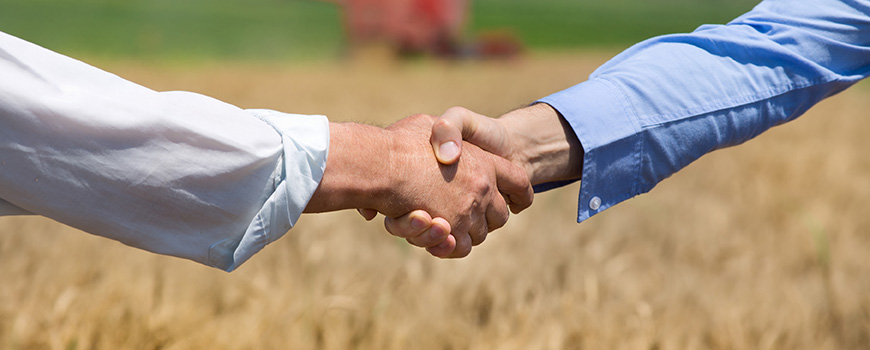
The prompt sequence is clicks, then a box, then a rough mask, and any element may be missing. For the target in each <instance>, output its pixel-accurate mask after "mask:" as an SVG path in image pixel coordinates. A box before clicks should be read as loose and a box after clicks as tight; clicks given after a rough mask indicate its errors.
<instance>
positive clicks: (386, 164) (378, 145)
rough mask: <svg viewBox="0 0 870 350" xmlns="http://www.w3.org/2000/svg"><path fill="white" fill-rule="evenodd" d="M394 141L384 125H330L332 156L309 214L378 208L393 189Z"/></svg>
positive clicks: (306, 210) (328, 159) (314, 196)
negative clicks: (390, 177)
mask: <svg viewBox="0 0 870 350" xmlns="http://www.w3.org/2000/svg"><path fill="white" fill-rule="evenodd" d="M392 144H393V142H392V139H391V137H390V135H389V133H388V132H387V131H386V130H384V129H381V128H378V127H374V126H369V125H364V124H357V123H330V124H329V155H328V157H327V159H326V168H325V170H324V173H323V179H322V180H321V181H320V185H319V186H318V188H317V190H316V191H315V192H314V195H313V196H312V197H311V200H310V201H309V203H308V206H306V208H305V212H306V213H317V212H327V211H336V210H343V209H354V208H373V209H378V208H377V207H376V205H377V200H376V199H378V198H383V196H385V195H386V194H387V193H388V192H389V188H390V179H389V176H387V175H386V174H388V173H390V169H391V166H390V159H391V157H390V156H388V154H390V153H391V152H392V148H393V146H392Z"/></svg>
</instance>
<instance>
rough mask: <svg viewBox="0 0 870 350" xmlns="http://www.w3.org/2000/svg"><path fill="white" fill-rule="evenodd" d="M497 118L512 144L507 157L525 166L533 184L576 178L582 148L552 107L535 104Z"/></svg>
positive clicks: (579, 174)
mask: <svg viewBox="0 0 870 350" xmlns="http://www.w3.org/2000/svg"><path fill="white" fill-rule="evenodd" d="M499 121H501V122H502V125H504V127H505V129H506V130H507V133H508V135H510V138H511V142H512V144H513V145H514V147H513V148H514V149H513V152H512V155H511V160H512V161H514V162H515V163H517V164H519V165H520V166H522V167H523V168H524V169H526V173H527V174H528V176H529V180H530V181H531V183H532V184H533V185H537V184H542V183H547V182H553V181H562V180H576V179H579V178H580V176H581V175H582V172H583V147H582V146H581V145H580V141H579V140H578V139H577V136H576V135H575V134H574V130H573V129H572V128H571V126H570V124H568V122H567V121H566V120H565V119H564V118H563V117H562V116H561V115H560V114H559V112H558V111H556V110H555V109H553V107H551V106H550V105H548V104H546V103H536V104H534V105H531V106H528V107H525V108H521V109H517V110H514V111H511V112H509V113H506V114H505V115H503V116H502V117H501V118H499Z"/></svg>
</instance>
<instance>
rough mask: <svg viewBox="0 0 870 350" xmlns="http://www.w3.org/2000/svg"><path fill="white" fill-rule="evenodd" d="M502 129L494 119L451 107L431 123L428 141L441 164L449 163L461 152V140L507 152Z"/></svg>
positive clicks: (500, 152)
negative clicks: (430, 133)
mask: <svg viewBox="0 0 870 350" xmlns="http://www.w3.org/2000/svg"><path fill="white" fill-rule="evenodd" d="M505 137H506V131H505V129H504V127H502V126H501V124H499V123H498V122H497V121H496V120H495V119H492V118H489V117H486V116H484V115H481V114H477V113H474V112H472V111H470V110H468V109H465V108H462V107H451V108H450V109H448V110H447V111H445V112H444V114H443V115H441V118H438V120H436V121H435V124H433V125H432V136H430V137H429V142H430V143H431V144H432V149H433V150H434V151H435V157H436V158H438V161H439V162H441V163H444V164H453V163H455V162H456V161H457V160H459V156H460V154H461V153H462V140H465V141H468V142H470V143H473V144H475V145H477V146H478V147H480V148H482V149H484V150H486V151H488V152H491V153H494V154H497V155H500V156H502V157H506V156H508V153H509V150H508V149H506V147H505V146H506V143H505Z"/></svg>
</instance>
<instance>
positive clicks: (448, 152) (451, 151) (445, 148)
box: [438, 141, 459, 160]
mask: <svg viewBox="0 0 870 350" xmlns="http://www.w3.org/2000/svg"><path fill="white" fill-rule="evenodd" d="M438 154H439V155H440V156H441V158H442V159H444V160H450V159H454V158H456V157H457V156H459V146H457V145H456V142H453V141H447V142H445V143H442V144H441V146H439V147H438Z"/></svg>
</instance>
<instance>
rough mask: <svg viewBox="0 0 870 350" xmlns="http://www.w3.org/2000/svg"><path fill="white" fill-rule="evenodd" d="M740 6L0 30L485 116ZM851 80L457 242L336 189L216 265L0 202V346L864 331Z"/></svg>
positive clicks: (285, 94)
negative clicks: (482, 236) (437, 39)
mask: <svg viewBox="0 0 870 350" xmlns="http://www.w3.org/2000/svg"><path fill="white" fill-rule="evenodd" d="M752 5H753V3H752V2H747V1H736V2H723V1H712V0H707V1H699V0H696V1H688V0H660V1H639V0H636V1H629V0H619V1H610V2H604V1H600V2H596V1H567V0H566V1H560V0H541V1H519V0H502V1H496V0H482V1H476V2H474V3H473V11H472V14H471V15H472V19H471V21H470V23H469V26H470V28H471V29H470V32H471V33H473V32H475V31H477V30H486V29H488V28H501V27H508V26H509V25H510V24H516V25H515V26H512V27H511V28H513V29H512V30H513V31H514V32H515V33H516V35H517V36H519V37H520V38H522V40H523V41H524V43H525V44H526V45H527V46H528V48H529V52H527V53H526V54H525V55H523V56H522V57H519V58H517V59H513V60H509V61H470V60H469V61H458V62H445V61H439V60H429V59H418V60H413V61H410V62H401V61H392V60H386V61H371V60H352V59H347V58H340V57H341V50H342V49H341V47H342V34H341V29H340V26H339V24H338V12H337V10H336V9H335V8H334V7H333V6H332V5H329V4H325V3H320V2H308V1H277V0H274V1H265V0H260V1H248V2H242V1H226V0H223V1H217V0H213V1H205V0H190V1H184V2H172V1H160V0H155V1H108V0H102V1H97V0H90V1H75V2H74V1H63V0H51V1H49V0H27V1H23V0H22V1H10V0H0V31H5V32H8V33H11V34H15V35H18V36H20V37H23V38H25V39H28V40H31V41H35V42H37V43H40V44H42V45H45V46H47V47H49V48H52V49H55V50H58V51H61V52H63V53H66V54H70V55H73V56H76V57H78V58H82V59H85V60H86V61H88V62H92V63H95V64H97V65H98V66H100V67H102V68H105V69H107V70H109V71H112V72H114V73H117V74H119V75H121V76H123V77H125V78H128V79H130V80H133V81H136V82H139V83H141V84H143V85H145V86H148V87H151V88H154V89H157V90H189V91H196V92H200V93H204V94H206V95H210V96H213V97H216V98H218V99H221V100H224V101H227V102H230V103H233V104H236V105H239V106H242V107H246V108H272V109H277V110H282V111H287V112H295V113H310V114H326V115H327V116H329V117H330V118H331V119H333V120H347V121H363V122H370V123H377V124H388V123H390V122H392V121H395V120H397V119H399V118H401V117H403V116H406V115H409V114H412V113H417V112H425V113H431V114H439V113H440V112H442V111H443V110H444V109H446V108H448V107H450V106H453V105H463V106H466V107H469V108H471V109H473V110H477V111H479V112H482V113H485V114H489V115H498V114H500V113H502V112H505V111H507V110H509V109H511V108H514V107H517V106H520V105H523V104H525V103H527V102H529V101H532V100H534V99H536V98H539V97H541V96H545V95H547V94H549V93H552V92H555V91H558V90H560V89H564V88H566V87H568V86H571V85H573V84H575V83H577V82H580V81H582V80H584V79H585V77H586V76H588V74H589V73H591V71H592V70H593V69H595V68H596V67H597V66H598V65H600V64H602V63H603V62H604V61H606V60H607V59H608V58H609V57H611V56H612V55H614V54H615V53H617V52H618V50H619V49H621V48H624V47H626V46H628V45H630V44H631V43H633V42H635V41H638V40H640V39H643V38H645V37H649V36H653V35H656V34H663V33H667V32H684V31H690V30H692V29H693V28H695V27H697V26H698V25H700V24H701V23H705V22H708V23H710V22H712V23H716V22H718V23H722V22H725V21H727V20H728V19H730V18H732V17H734V16H736V15H738V14H739V13H741V12H743V11H746V10H748V9H749V8H751V6H752ZM242 23H244V24H242ZM567 32H570V33H571V34H566V33H567ZM0 79H2V77H0ZM868 97H870V85H868V84H866V83H865V84H859V86H856V87H854V88H852V89H850V90H848V91H846V92H844V93H842V94H840V95H838V96H835V97H833V98H831V99H829V100H827V101H825V102H823V103H822V104H820V105H818V106H816V107H815V108H813V109H812V110H811V111H810V112H809V113H807V114H806V115H805V116H803V117H801V118H800V119H798V120H797V121H795V122H792V123H790V124H787V125H784V126H781V127H777V128H775V129H773V130H771V131H770V132H768V133H766V134H764V135H762V136H761V137H759V138H757V139H755V140H752V141H750V142H748V143H747V144H745V145H742V146H739V147H736V148H731V149H727V150H723V151H717V152H714V153H712V154H710V155H708V156H706V157H704V158H703V159H701V160H700V161H698V162H696V163H695V164H692V165H691V166H689V167H688V168H686V169H685V170H684V171H682V172H680V173H678V174H677V175H675V176H674V177H672V178H670V179H668V180H666V181H664V182H663V183H661V184H660V185H659V186H658V187H657V188H656V189H654V190H653V191H652V192H651V193H649V194H646V195H643V196H640V197H638V198H636V199H633V200H631V201H628V202H625V203H623V204H620V205H619V206H617V207H615V208H612V209H610V210H608V211H606V212H604V213H602V214H600V215H598V216H596V217H594V218H593V219H590V220H589V221H587V222H585V223H583V224H582V225H577V224H576V223H574V219H575V217H576V201H577V197H576V196H577V188H578V185H576V184H575V185H572V186H569V187H566V188H563V189H558V190H554V191H551V192H548V193H544V194H540V195H538V196H537V197H536V198H535V204H534V205H533V207H532V208H530V209H529V210H527V211H526V212H523V213H521V214H519V215H515V216H513V217H512V218H511V220H510V222H509V223H508V224H507V226H505V227H504V228H503V229H501V230H499V231H496V232H495V233H493V234H492V235H490V237H489V238H488V239H487V241H486V242H485V244H483V245H481V246H479V247H476V248H475V249H474V250H473V252H472V254H471V256H469V257H468V258H466V259H463V260H458V261H442V260H437V259H434V258H431V257H429V256H428V255H427V254H426V253H425V252H423V251H421V250H418V249H414V248H412V247H410V246H408V245H407V244H405V243H404V241H401V240H398V239H395V238H391V237H390V236H388V235H387V234H386V233H385V232H384V231H383V229H382V226H381V224H380V223H379V222H371V223H366V222H364V221H362V219H360V218H359V217H358V216H357V215H356V214H355V213H350V212H344V213H331V214H323V215H306V216H303V218H302V219H301V220H300V222H299V224H298V226H297V228H295V229H293V230H292V231H291V232H289V233H288V234H287V235H286V236H285V237H284V238H282V239H280V240H278V241H277V242H275V243H273V244H272V245H270V246H268V247H267V248H266V249H265V250H264V251H263V252H261V253H260V254H258V255H257V256H255V257H254V258H253V259H252V260H251V261H249V262H248V263H246V264H245V265H243V266H242V267H241V268H240V269H239V270H237V271H236V272H234V273H232V274H227V273H223V272H220V271H216V270H214V269H210V268H206V267H203V266H199V265H197V264H195V263H192V262H188V261H184V260H179V259H175V258H169V257H164V256H158V255H154V254H150V253H146V252H143V251H139V250H135V249H131V248H129V247H126V246H123V245H121V244H119V243H116V242H114V241H110V240H107V239H103V238H100V237H95V236H91V235H88V234H85V233H82V232H80V231H77V230H74V229H71V228H67V227H65V226H62V225H59V224H57V223H54V222H52V221H51V220H47V219H43V218H39V217H15V218H0V281H2V282H0V283H2V285H0V349H422V350H427V349H440V350H460V349H649V350H652V349H867V348H870V255H868V251H870V215H867V213H868V209H867V208H870V157H868V156H867V154H866V153H867V150H868V149H870V139H868V138H867V137H866V135H865V133H866V131H867V130H870V118H868V115H867V114H868V112H867V111H868V110H870V98H868Z"/></svg>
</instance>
